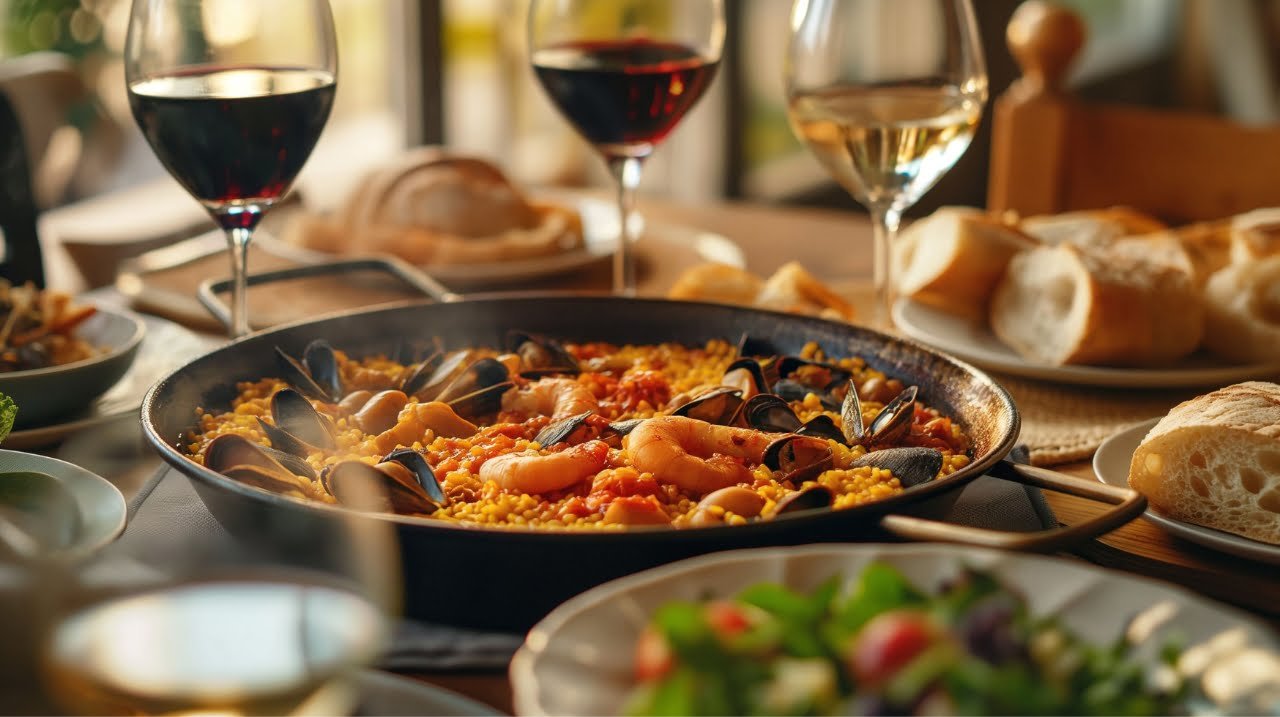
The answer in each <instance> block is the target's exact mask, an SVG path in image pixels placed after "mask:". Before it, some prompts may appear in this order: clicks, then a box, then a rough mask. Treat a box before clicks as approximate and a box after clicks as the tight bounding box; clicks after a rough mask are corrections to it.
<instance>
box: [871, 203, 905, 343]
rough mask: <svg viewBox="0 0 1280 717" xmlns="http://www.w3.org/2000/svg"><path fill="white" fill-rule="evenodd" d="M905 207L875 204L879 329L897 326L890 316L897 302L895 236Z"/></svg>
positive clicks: (873, 279)
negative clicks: (895, 294) (894, 268)
mask: <svg viewBox="0 0 1280 717" xmlns="http://www.w3.org/2000/svg"><path fill="white" fill-rule="evenodd" d="M901 221H902V210H900V209H895V208H894V207H893V206H892V205H874V206H872V207H871V224H872V229H873V231H874V233H875V245H874V246H873V247H872V262H873V264H872V269H871V272H872V273H871V282H872V286H873V287H874V289H875V305H874V306H873V307H872V314H871V320H872V325H873V326H874V327H875V328H877V329H882V330H887V329H891V328H893V322H892V320H891V318H890V315H891V314H890V312H891V307H892V306H893V293H894V291H893V287H894V285H895V282H894V277H893V254H892V252H893V237H894V236H895V235H896V234H897V233H898V224H899V223H900V222H901Z"/></svg>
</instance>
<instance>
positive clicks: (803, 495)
mask: <svg viewBox="0 0 1280 717" xmlns="http://www.w3.org/2000/svg"><path fill="white" fill-rule="evenodd" d="M835 500H836V497H835V494H834V493H832V492H831V489H830V488H827V487H826V486H822V485H811V486H809V487H808V488H804V489H802V490H797V491H792V492H791V493H788V494H787V495H785V496H783V497H782V498H781V499H780V500H779V501H778V503H777V505H775V506H774V509H773V511H772V513H771V515H772V516H775V517H776V516H779V515H786V514H788V513H799V512H801V511H806V510H826V509H828V508H830V507H831V506H832V505H833V504H834V503H835Z"/></svg>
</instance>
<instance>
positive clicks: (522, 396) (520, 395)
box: [502, 378, 600, 418]
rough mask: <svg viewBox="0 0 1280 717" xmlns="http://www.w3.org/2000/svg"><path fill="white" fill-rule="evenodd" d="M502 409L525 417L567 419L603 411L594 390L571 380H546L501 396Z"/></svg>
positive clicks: (540, 380)
mask: <svg viewBox="0 0 1280 717" xmlns="http://www.w3.org/2000/svg"><path fill="white" fill-rule="evenodd" d="M502 410H504V411H512V412H514V413H523V414H525V415H526V416H551V417H552V418H567V417H569V416H576V415H578V414H579V413H586V412H587V411H598V410H600V402H599V401H597V400H596V397H595V394H593V393H591V389H589V388H587V387H586V386H583V385H582V384H580V383H578V382H577V381H575V380H573V379H571V378H544V379H539V380H537V381H534V382H533V383H531V384H529V385H528V386H525V387H524V388H519V389H512V390H510V391H507V392H506V393H505V394H504V395H503V396H502Z"/></svg>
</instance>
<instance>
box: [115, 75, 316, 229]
mask: <svg viewBox="0 0 1280 717" xmlns="http://www.w3.org/2000/svg"><path fill="white" fill-rule="evenodd" d="M334 86H335V83H334V77H333V75H332V74H331V73H328V72H323V71H318V70H303V69H293V68H200V69H197V70H194V71H190V72H182V73H178V74H173V75H166V76H161V77H149V78H146V79H143V80H139V81H137V82H134V83H132V84H131V85H129V104H130V106H131V107H132V108H133V116H134V118H135V119H136V120H137V121H138V125H139V126H140V127H142V132H143V134H144V135H146V137H147V141H148V142H150V143H151V147H152V149H154V150H155V153H156V155H157V156H158V157H159V158H160V161H161V163H163V164H164V166H165V167H166V168H167V169H168V170H169V173H170V174H172V175H173V176H174V177H175V178H176V179H177V180H178V181H179V182H181V183H182V184H183V186H185V187H186V188H187V191H189V192H191V194H192V195H193V196H195V198H196V199H198V200H200V201H201V202H203V203H204V204H205V205H206V206H208V207H210V208H211V209H213V210H214V211H217V210H218V209H219V208H221V207H222V206H223V205H226V204H228V203H267V204H269V203H270V202H272V201H274V200H276V199H278V198H279V197H280V196H281V195H283V194H284V193H285V191H287V190H288V188H289V185H290V184H292V183H293V180H294V178H295V177H296V176H297V175H298V171H299V170H301V169H302V165H303V164H304V163H305V162H306V161H307V157H308V156H310V154H311V150H312V149H313V148H314V147H315V145H316V140H317V139H318V138H319V137H320V130H322V129H324V125H325V121H326V120H328V118H329V110H330V108H332V106H333V94H334Z"/></svg>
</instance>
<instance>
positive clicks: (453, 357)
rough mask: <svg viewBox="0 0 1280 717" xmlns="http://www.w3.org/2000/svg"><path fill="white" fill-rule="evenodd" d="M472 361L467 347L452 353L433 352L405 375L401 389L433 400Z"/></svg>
mask: <svg viewBox="0 0 1280 717" xmlns="http://www.w3.org/2000/svg"><path fill="white" fill-rule="evenodd" d="M470 361H471V351H469V350H467V349H463V350H461V351H454V352H453V353H450V354H440V355H435V354H433V355H431V356H429V357H428V360H427V361H424V362H423V365H420V366H419V367H418V368H417V369H415V370H414V371H412V372H410V374H409V375H408V376H406V377H405V380H404V381H403V382H401V387H400V390H402V391H404V392H405V393H407V394H408V395H409V396H411V397H413V398H416V399H418V400H419V401H433V400H435V399H436V397H437V396H439V395H440V392H441V391H443V390H444V389H445V387H446V386H448V385H450V384H451V383H452V382H453V380H454V379H456V378H457V377H458V375H459V374H461V373H462V371H463V370H465V369H466V368H467V366H468V365H469V363H470Z"/></svg>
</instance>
